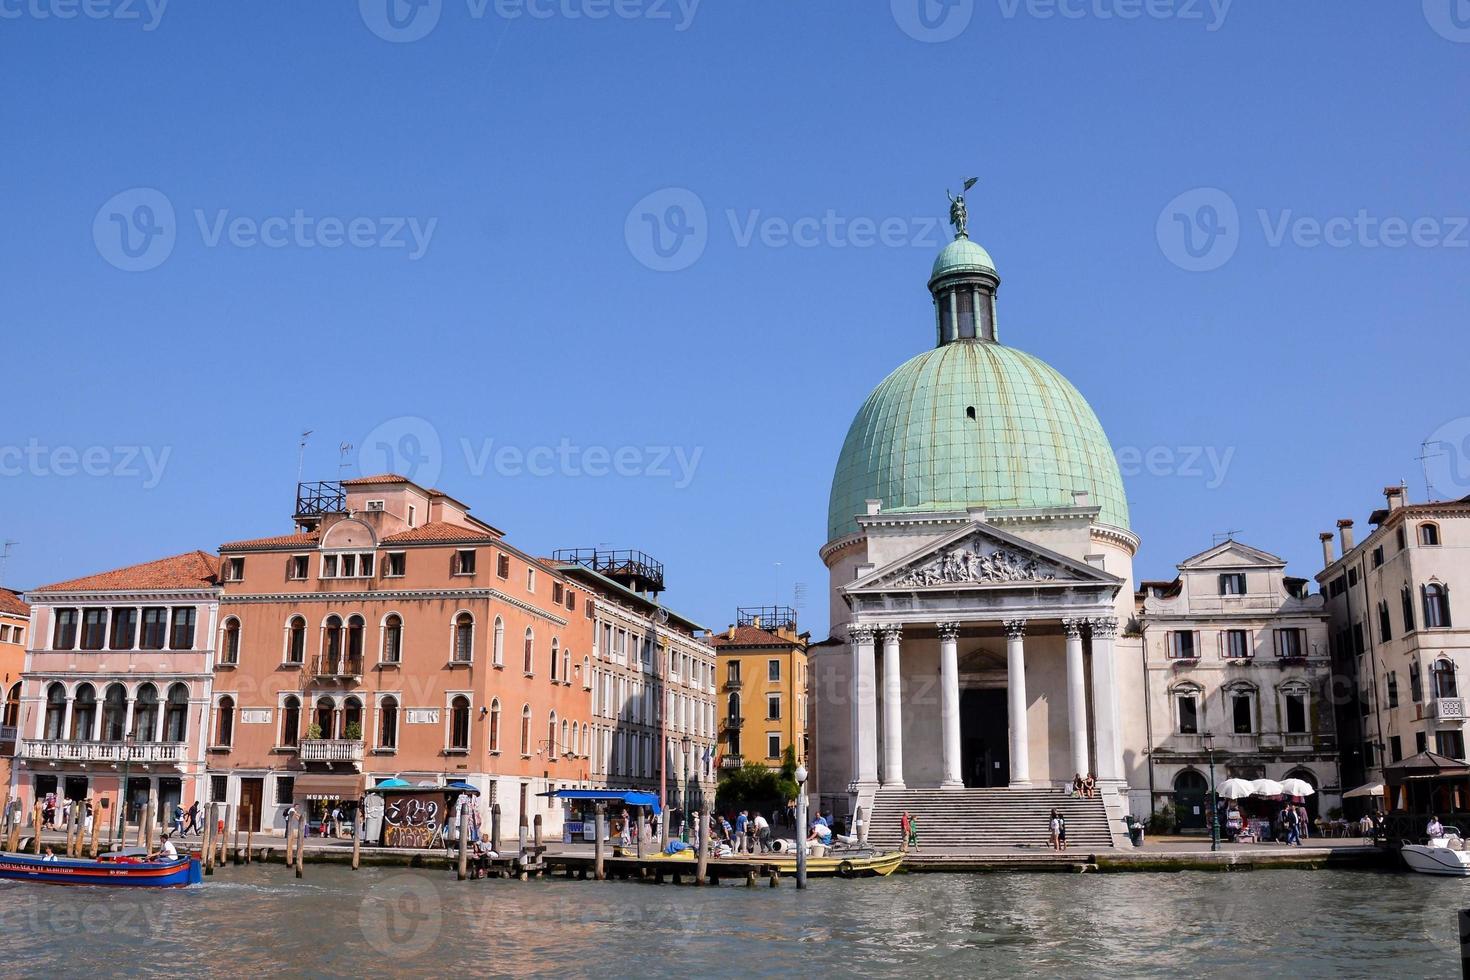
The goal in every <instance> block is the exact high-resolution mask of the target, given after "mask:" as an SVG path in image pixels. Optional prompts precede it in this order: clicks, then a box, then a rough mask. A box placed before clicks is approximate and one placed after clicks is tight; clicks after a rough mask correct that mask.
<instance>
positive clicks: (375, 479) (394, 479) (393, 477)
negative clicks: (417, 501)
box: [342, 473, 413, 487]
mask: <svg viewBox="0 0 1470 980" xmlns="http://www.w3.org/2000/svg"><path fill="white" fill-rule="evenodd" d="M412 482H413V481H412V480H410V479H409V478H408V477H406V476H400V475H399V474H397V473H379V474H377V475H375V476H354V477H353V478H352V479H350V480H343V481H342V485H343V486H344V487H355V486H359V485H361V484H368V483H412Z"/></svg>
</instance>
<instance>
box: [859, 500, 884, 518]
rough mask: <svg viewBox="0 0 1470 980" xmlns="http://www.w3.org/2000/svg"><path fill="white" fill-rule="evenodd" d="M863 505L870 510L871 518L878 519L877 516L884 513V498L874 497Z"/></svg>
mask: <svg viewBox="0 0 1470 980" xmlns="http://www.w3.org/2000/svg"><path fill="white" fill-rule="evenodd" d="M863 503H864V504H865V505H866V506H867V508H868V516H869V517H876V516H877V515H879V514H881V513H883V498H881V497H874V498H872V499H871V500H864V501H863Z"/></svg>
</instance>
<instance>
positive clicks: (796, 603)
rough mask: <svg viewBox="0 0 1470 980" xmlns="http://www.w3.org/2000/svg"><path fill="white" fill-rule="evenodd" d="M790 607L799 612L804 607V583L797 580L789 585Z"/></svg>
mask: <svg viewBox="0 0 1470 980" xmlns="http://www.w3.org/2000/svg"><path fill="white" fill-rule="evenodd" d="M791 608H793V609H795V610H796V611H797V612H801V611H802V610H803V609H805V608H806V583H805V582H797V583H796V584H795V585H793V586H792V587H791Z"/></svg>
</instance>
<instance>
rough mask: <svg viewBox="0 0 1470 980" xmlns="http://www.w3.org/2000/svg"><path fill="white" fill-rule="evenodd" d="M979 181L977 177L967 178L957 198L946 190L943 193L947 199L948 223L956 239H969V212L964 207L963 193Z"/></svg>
mask: <svg viewBox="0 0 1470 980" xmlns="http://www.w3.org/2000/svg"><path fill="white" fill-rule="evenodd" d="M979 179H980V178H979V177H970V178H968V179H967V180H966V181H965V186H964V188H963V189H962V190H961V191H960V193H959V196H958V197H956V196H955V195H953V194H951V193H950V192H949V190H948V189H946V190H945V192H944V195H945V196H946V197H948V198H949V223H950V224H952V225H954V237H956V238H969V237H970V231H969V224H970V211H969V209H968V208H967V207H965V193H966V192H967V191H969V189H970V188H971V187H974V186H975V182H976V181H977V180H979Z"/></svg>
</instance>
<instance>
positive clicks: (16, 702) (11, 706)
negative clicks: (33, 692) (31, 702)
mask: <svg viewBox="0 0 1470 980" xmlns="http://www.w3.org/2000/svg"><path fill="white" fill-rule="evenodd" d="M19 724H20V681H16V682H15V684H14V686H12V687H11V688H10V692H9V693H8V694H6V695H5V714H4V715H3V717H0V725H3V726H4V727H6V728H14V727H15V726H16V725H19Z"/></svg>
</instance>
